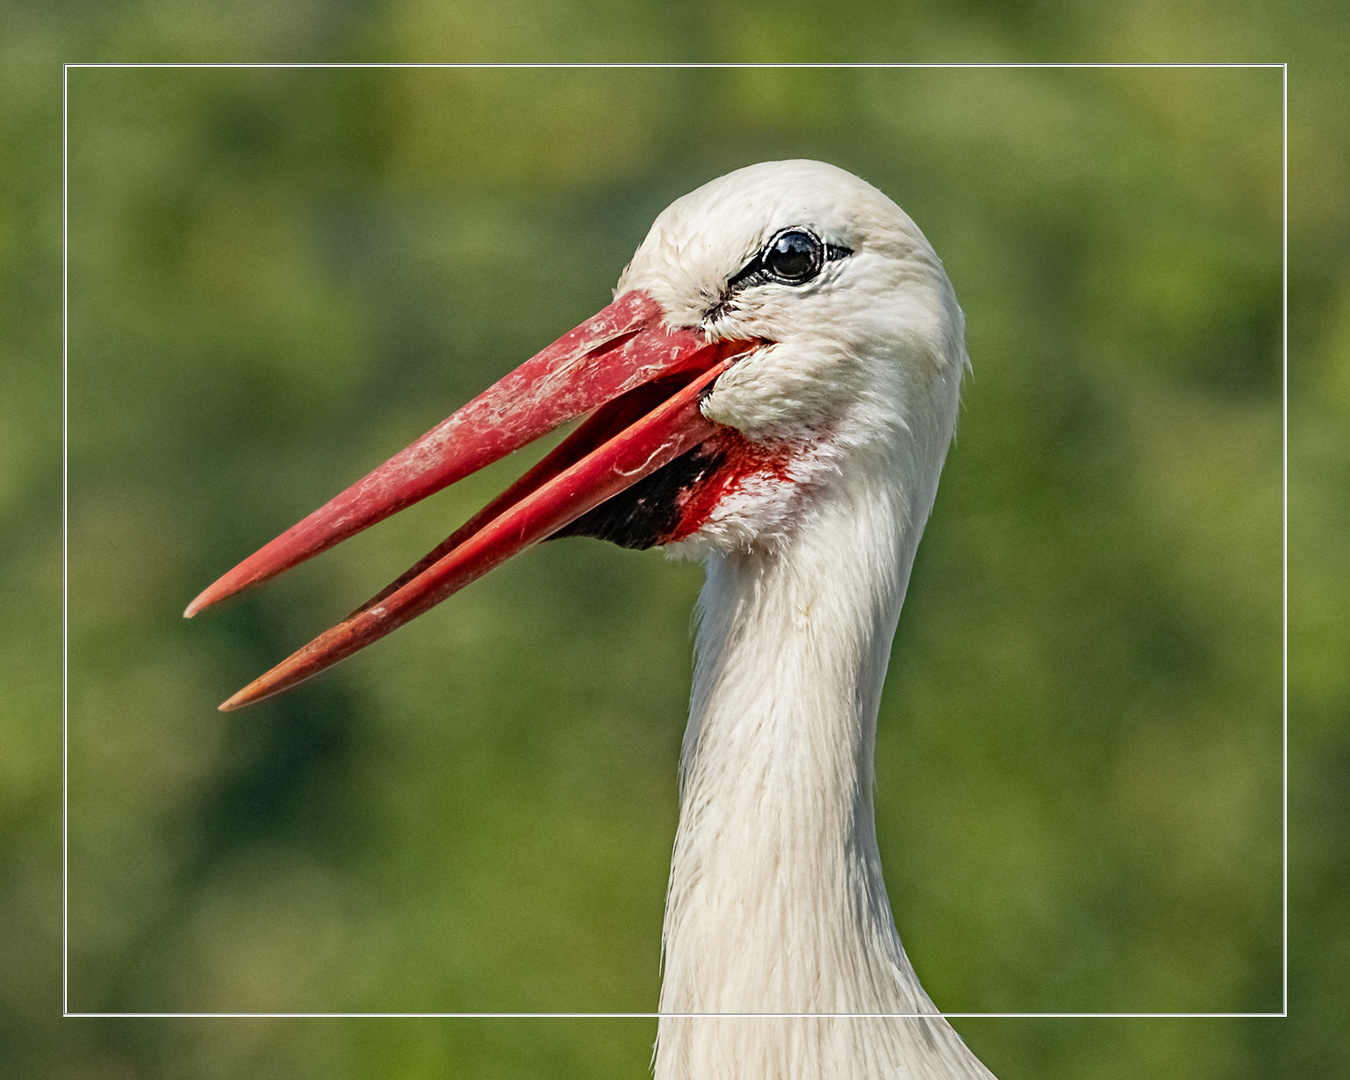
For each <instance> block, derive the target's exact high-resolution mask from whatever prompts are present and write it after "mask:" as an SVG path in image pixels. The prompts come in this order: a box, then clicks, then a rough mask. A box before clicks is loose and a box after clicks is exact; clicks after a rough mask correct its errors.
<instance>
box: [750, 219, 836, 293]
mask: <svg viewBox="0 0 1350 1080" xmlns="http://www.w3.org/2000/svg"><path fill="white" fill-rule="evenodd" d="M760 262H761V264H762V265H763V267H764V270H765V272H766V273H767V274H768V275H769V276H770V277H771V278H773V279H774V280H776V281H781V282H784V283H785V284H788V285H797V284H799V283H801V282H803V281H810V280H811V278H813V277H815V276H816V275H817V274H818V273H820V268H821V266H822V265H823V264H824V262H825V245H823V244H822V243H821V242H820V240H819V238H818V237H816V236H815V235H814V234H812V233H809V232H807V231H806V230H805V229H789V230H787V231H786V232H781V233H779V234H778V235H777V236H775V237H774V238H773V239H772V240H770V241H769V246H768V247H766V248H765V249H764V254H763V255H761V256H760Z"/></svg>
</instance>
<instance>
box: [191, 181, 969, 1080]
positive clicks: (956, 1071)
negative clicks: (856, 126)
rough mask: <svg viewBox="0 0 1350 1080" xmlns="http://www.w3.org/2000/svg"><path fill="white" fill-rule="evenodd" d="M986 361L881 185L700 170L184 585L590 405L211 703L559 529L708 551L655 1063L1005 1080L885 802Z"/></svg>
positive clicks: (346, 642) (388, 626)
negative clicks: (960, 442) (401, 424)
mask: <svg viewBox="0 0 1350 1080" xmlns="http://www.w3.org/2000/svg"><path fill="white" fill-rule="evenodd" d="M967 366H968V360H967V357H966V351H965V344H964V319H963V316H962V313H961V309H960V307H959V306H958V305H957V302H956V296H955V293H954V292H953V290H952V286H951V284H950V282H949V281H948V279H947V275H946V274H945V272H944V271H943V268H942V263H941V261H940V260H939V259H938V257H937V255H936V254H934V252H933V249H932V247H931V246H930V245H929V243H928V241H927V240H926V239H925V238H924V236H923V234H922V233H921V232H920V231H919V229H918V228H917V227H916V226H915V224H914V223H913V222H912V221H911V220H910V218H909V217H908V216H907V215H906V214H905V213H904V212H903V211H902V210H901V209H900V208H899V207H898V206H896V204H895V203H893V202H892V201H891V200H890V199H889V198H887V197H886V196H885V195H883V194H882V193H881V192H880V191H878V190H877V189H876V188H874V187H872V186H871V185H870V184H868V183H866V182H864V181H863V180H860V179H859V178H857V177H855V176H853V175H852V174H850V173H847V172H845V171H843V170H841V169H839V168H836V167H834V166H832V165H827V164H824V163H821V162H816V161H780V162H766V163H762V164H759V165H752V166H749V167H748V168H743V169H739V170H737V171H735V172H732V173H729V174H728V175H726V176H722V177H720V178H718V179H716V180H713V181H711V182H710V183H708V184H705V185H704V186H703V187H701V188H698V189H697V190H696V191H694V192H692V193H690V194H688V195H685V196H684V197H682V198H680V199H677V200H676V201H675V202H674V203H672V204H671V205H670V206H669V207H668V208H667V209H666V210H665V211H663V212H662V213H661V215H660V216H659V217H657V219H656V221H655V223H654V224H653V225H652V227H651V231H650V232H649V233H648V234H647V238H646V239H645V240H644V241H643V242H642V244H641V246H640V247H639V248H638V249H637V252H636V254H635V255H634V256H633V260H632V262H631V263H630V264H629V265H628V267H627V269H626V270H625V271H624V273H623V275H622V276H621V277H620V279H619V283H618V287H617V289H616V290H615V299H614V301H613V303H611V304H609V305H608V306H607V307H606V308H604V309H603V310H602V311H601V312H600V313H599V314H597V315H596V316H595V317H594V318H592V319H590V320H588V321H587V322H585V323H583V324H581V325H580V326H578V327H577V328H576V329H574V330H572V331H571V332H569V333H568V334H566V335H564V336H563V337H562V338H560V339H559V340H558V341H556V342H554V343H553V344H552V345H550V346H548V347H547V348H546V349H544V350H543V351H542V352H540V353H538V354H537V355H536V356H535V357H533V358H532V359H530V360H528V361H526V363H525V364H523V365H522V366H521V367H519V368H517V369H516V370H515V371H514V372H512V373H511V374H509V375H507V376H506V377H505V378H503V379H502V380H501V381H500V382H498V383H497V384H496V385H495V386H493V387H492V388H490V389H489V390H487V391H485V392H484V393H483V394H481V395H480V396H478V397H477V398H475V399H474V400H473V401H471V402H469V403H468V404H467V405H465V406H464V407H463V408H462V409H460V410H459V411H458V412H456V413H454V415H452V416H451V417H450V418H449V419H447V420H445V421H444V422H443V423H441V424H440V425H438V426H437V427H435V428H433V429H432V430H431V431H430V432H428V433H427V434H426V435H424V436H423V437H422V438H420V439H418V440H417V441H416V442H414V443H413V444H412V445H411V446H409V447H408V448H406V449H405V450H403V451H402V452H400V453H399V454H397V455H395V456H394V457H393V458H391V459H390V460H389V461H388V462H386V463H385V464H384V465H381V466H380V467H379V468H377V469H375V471H374V472H372V473H370V474H369V475H368V476H366V477H365V478H364V479H362V480H360V481H358V482H357V483H356V484H354V485H353V486H352V487H350V488H349V489H347V490H346V491H345V492H343V493H342V494H340V495H338V496H337V497H336V498H334V499H333V500H332V501H331V502H329V503H328V504H327V505H325V506H324V507H322V508H320V509H319V510H317V511H315V512H314V513H313V514H311V515H310V516H309V517H307V518H305V519H304V520H303V521H301V522H300V523H299V524H297V525H295V526H294V527H293V528H291V529H290V530H289V531H288V532H286V533H284V534H283V535H282V536H280V537H278V538H277V539H276V540H274V541H272V542H271V543H270V544H268V545H267V546H266V547H264V548H262V549H261V550H260V551H258V552H257V553H256V554H254V555H253V556H251V557H250V558H248V559H246V560H245V561H244V562H242V563H241V564H240V565H239V566H237V567H236V568H235V569H234V570H232V571H230V572H229V573H228V574H226V575H225V576H224V577H222V578H221V579H220V580H219V581H217V582H216V583H215V584H214V585H212V586H211V587H210V588H208V589H207V590H206V591H205V592H203V593H202V594H201V596H199V597H198V598H197V599H196V600H194V601H193V602H192V604H191V605H190V606H189V607H188V609H187V612H186V614H187V615H189V616H191V615H193V614H195V613H196V612H197V611H199V610H200V609H202V608H203V607H206V606H207V605H209V604H212V603H215V602H217V601H219V600H221V599H224V598H225V597H226V596H229V595H231V594H232V593H235V592H237V591H239V590H240V589H242V588H245V587H247V586H249V585H252V584H256V583H257V582H260V581H263V580H265V579H266V578H269V577H272V576H273V575H275V574H278V573H280V572H281V571H283V570H285V569H287V568H289V567H291V566H294V565H295V564H296V563H298V562H300V561H302V560H303V559H306V558H309V557H310V556H312V555H314V554H317V553H318V552H320V551H322V550H324V549H325V548H327V547H330V546H331V545H333V544H335V543H337V542H338V541H340V540H342V539H344V538H345V537H348V536H350V535H352V534H353V533H355V532H357V531H359V530H360V529H364V528H365V527H367V526H368V525H371V524H373V523H375V522H376V521H379V520H381V519H382V518H384V517H386V516H388V515H390V514H392V513H394V512H396V511H398V510H400V509H402V508H404V507H406V506H408V505H409V504H410V503H413V502H415V501H417V500H418V499H421V498H423V497H425V496H426V495H428V494H430V493H432V492H433V491H436V490H438V489H440V488H442V487H444V486H446V485H447V484H450V483H453V482H454V481H456V480H458V479H460V478H462V477H463V476H465V475H467V474H469V473H471V472H473V471H475V470H476V469H479V468H482V467H483V466H485V465H487V464H489V463H490V462H492V461H494V460H497V459H498V458H501V457H503V456H505V455H506V454H508V453H510V452H511V451H513V450H515V449H517V448H518V447H520V446H522V445H524V444H525V443H528V442H530V441H532V440H533V439H535V438H537V437H539V436H540V435H542V434H544V433H545V432H547V431H549V430H551V429H553V428H555V427H557V426H558V425H560V424H562V423H564V422H566V421H568V420H572V419H575V418H577V417H581V416H584V415H586V414H589V417H588V418H587V419H586V420H585V421H584V422H583V423H582V424H581V425H580V426H579V427H577V428H576V430H574V431H573V432H572V433H571V434H570V435H569V436H568V437H567V438H566V439H565V440H564V441H563V442H561V443H560V444H559V445H558V446H557V447H556V448H555V449H554V450H553V451H552V452H551V453H550V454H548V455H547V456H546V457H545V458H544V459H543V460H542V461H541V462H540V463H539V464H538V465H536V466H535V467H534V468H532V469H531V470H529V471H528V472H527V473H526V474H525V475H524V476H522V477H521V479H520V480H518V481H517V482H516V483H515V484H514V485H512V486H511V487H510V488H509V489H508V490H507V491H506V492H504V493H503V494H502V495H501V496H500V497H498V498H497V499H496V500H495V501H493V502H492V503H491V504H489V505H488V506H487V507H486V508H485V509H484V510H483V511H482V512H480V513H479V514H478V515H476V516H475V517H474V518H472V519H471V520H470V521H469V522H467V523H466V524H465V525H464V526H462V527H461V528H460V529H458V530H457V531H456V532H455V533H453V534H452V535H451V536H450V537H449V538H448V539H447V540H446V541H445V542H444V543H443V544H441V545H440V546H439V547H437V548H436V549H435V550H434V551H432V552H431V553H430V554H429V555H428V556H427V557H426V558H424V559H423V560H422V561H420V562H419V563H417V564H416V565H415V566H414V567H413V568H412V569H411V570H409V571H408V572H407V573H406V574H404V575H403V576H402V577H401V578H399V579H398V580H397V581H396V582H394V583H393V584H392V585H390V586H389V587H388V588H387V589H385V590H384V591H383V592H381V593H380V594H379V595H377V596H376V597H374V598H373V599H372V600H370V601H369V602H367V603H366V604H365V605H363V606H362V607H361V608H359V609H358V610H357V611H356V612H354V613H353V614H352V615H351V616H349V617H348V618H347V619H346V620H345V621H344V622H342V623H341V624H339V625H338V626H336V627H334V628H333V629H331V630H329V631H327V632H326V633H323V634H321V635H320V636H319V637H317V638H316V639H315V640H314V641H312V642H311V643H310V644H309V645H307V646H305V647H304V648H302V649H300V650H299V651H298V652H296V653H295V654H294V655H293V656H291V657H290V658H289V659H287V660H285V661H283V662H282V663H281V664H279V665H277V667H275V668H273V669H272V671H270V672H268V673H267V674H266V675H263V676H262V677H261V678H259V679H257V680H255V681H254V682H253V683H251V684H250V685H249V686H247V687H245V688H244V689H243V690H241V691H240V692H239V693H237V694H236V695H234V697H232V698H230V699H229V700H228V701H227V702H225V703H224V705H222V706H221V708H222V709H233V708H238V707H239V706H241V705H246V704H249V703H251V702H254V701H258V700H260V699H262V698H264V697H267V696H269V695H271V694H274V693H278V692H279V691H281V690H284V689H286V688H288V687H290V686H293V685H295V684H296V683H297V682H299V681H301V680H302V679H305V678H308V677H310V676H311V675H313V674H315V673H317V672H318V671H320V670H322V669H323V668H325V667H327V666H328V665H330V664H333V663H335V662H337V661H338V660H341V659H343V658H345V657H347V656H350V655H351V654H352V653H354V652H355V651H357V650H358V649H360V648H362V647H364V646H365V645H368V644H370V643H371V642H373V641H375V640H376V639H377V638H379V637H382V636H383V635H385V634H387V633H388V632H390V631H391V630H393V629H395V628H396V627H398V626H400V625H402V624H403V623H405V622H407V621H408V620H409V619H411V618H413V617H415V616H416V615H419V614H421V613H422V612H424V611H426V610H427V609H428V608H430V607H432V606H433V605H435V604H437V603H439V602H440V601H441V600H443V599H445V598H446V597H447V596H449V595H450V594H451V593H453V592H454V591H456V590H457V589H460V588H462V587H463V586H464V585H465V584H467V583H468V582H469V581H471V580H473V579H474V578H476V577H478V576H480V575H481V574H483V573H486V572H487V571H488V570H490V569H491V568H492V567H494V566H496V565H498V564H500V563H501V562H502V561H504V560H505V559H507V558H509V557H510V556H511V555H514V554H516V553H517V552H519V551H521V550H522V549H524V548H526V547H528V546H530V545H532V544H534V543H536V542H538V541H541V540H545V539H548V538H552V537H560V536H593V537H600V538H602V539H608V540H612V541H614V542H617V543H619V544H623V545H625V546H628V547H635V548H646V547H652V546H656V545H663V546H665V548H666V549H667V551H668V552H671V553H673V554H675V555H677V556H681V557H686V558H693V559H699V560H702V562H703V563H704V565H705V567H706V575H707V577H706V583H705V585H704V587H703V591H702V593H701V595H700V597H699V601H698V632H697V645H696V660H695V670H694V687H693V694H692V699H691V705H690V715H689V723H688V727H687V729H686V732H685V736H684V742H683V747H682V750H681V755H680V817H679V826H678V830H677V833H676V838H675V845H674V852H673V855H672V859H671V872H670V884H669V889H668V892H667V898H666V912H665V924H664V929H663V948H664V978H663V981H662V987H661V997H660V1013H661V1019H660V1022H659V1028H658V1037H657V1049H656V1055H655V1072H656V1076H657V1078H658V1080H676V1078H686V1077H687V1078H691V1080H722V1078H725V1080H745V1078H761V1077H762V1078H771V1077H772V1078H782V1080H799V1078H800V1080H805V1078H821V1080H826V1078H840V1080H844V1078H849V1080H862V1078H871V1077H904V1078H915V1080H917V1078H923V1080H939V1078H958V1077H959V1078H972V1077H985V1078H989V1077H991V1076H992V1074H991V1073H990V1072H989V1071H988V1070H987V1069H986V1068H985V1067H984V1066H983V1065H982V1064H981V1063H980V1062H979V1060H978V1059H977V1058H976V1057H975V1055H974V1054H973V1053H971V1051H970V1050H969V1049H967V1047H966V1046H965V1044H964V1043H963V1042H962V1041H961V1039H960V1037H959V1036H958V1035H957V1034H956V1033H955V1032H954V1031H953V1030H952V1028H951V1027H950V1025H949V1024H948V1023H947V1021H946V1020H945V1019H944V1018H943V1017H942V1016H941V1015H940V1013H939V1012H938V1010H937V1009H936V1007H935V1006H934V1005H933V1003H932V1002H931V1001H930V1000H929V998H928V996H927V994H925V992H924V990H923V988H922V987H921V986H920V984H919V980H918V978H917V976H916V975H915V973H914V969H913V967H912V966H911V964H910V962H909V960H908V958H907V957H906V955H905V952H904V949H903V948H902V947H901V944H900V938H899V936H898V934H897V933H896V929H895V923H894V920H893V918H892V915H891V909H890V904H889V901H888V899H887V896H886V888H885V884H884V882H883V880H882V872H881V861H880V856H879V853H878V850H877V841H876V829H875V820H874V815H873V807H872V789H873V746H874V741H875V733H876V719H877V709H878V705H879V701H880V696H881V688H882V682H883V680H884V678H885V674H886V665H887V661H888V659H889V655H890V650H891V641H892V638H893V636H894V633H895V627H896V621H897V619H898V618H899V614H900V607H901V603H902V601H903V600H904V595H905V589H906V585H907V583H908V580H909V574H910V567H911V565H912V563H913V560H914V553H915V549H916V547H917V545H918V543H919V537H920V534H921V533H922V532H923V527H924V524H925V522H926V520H927V518H928V516H929V512H930V511H931V509H932V506H933V499H934V496H935V494H936V491H937V484H938V474H939V473H940V471H941V469H942V464H943V461H944V459H945V457H946V453H947V447H948V445H949V444H950V443H951V440H952V436H953V434H954V431H955V427H956V415H957V408H958V398H959V390H960V383H961V378H962V374H963V372H964V370H965V369H966V367H967ZM717 1013H721V1014H726V1013H734V1014H738V1015H736V1016H710V1015H707V1014H717ZM747 1014H775V1015H769V1016H765V1015H747Z"/></svg>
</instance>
